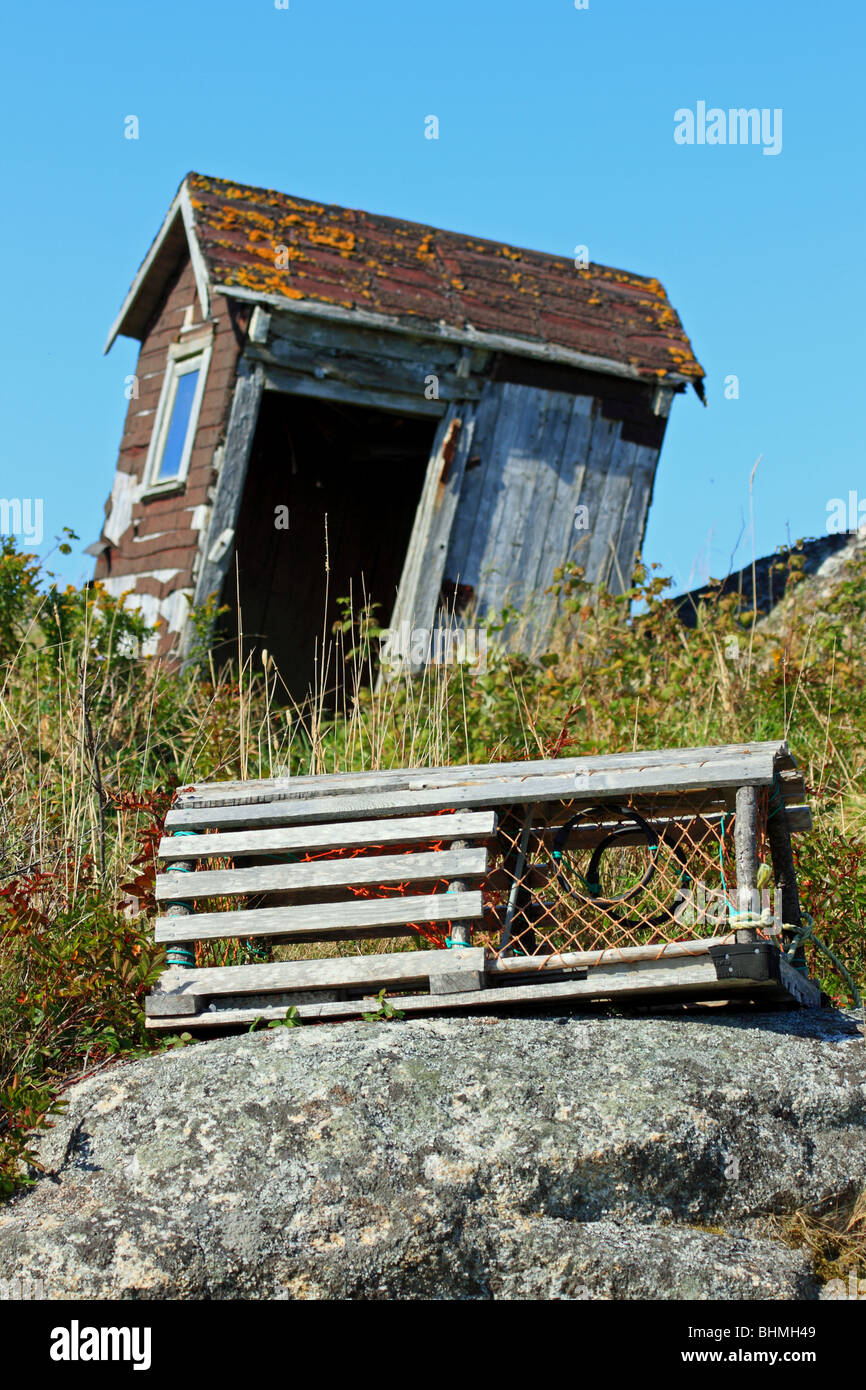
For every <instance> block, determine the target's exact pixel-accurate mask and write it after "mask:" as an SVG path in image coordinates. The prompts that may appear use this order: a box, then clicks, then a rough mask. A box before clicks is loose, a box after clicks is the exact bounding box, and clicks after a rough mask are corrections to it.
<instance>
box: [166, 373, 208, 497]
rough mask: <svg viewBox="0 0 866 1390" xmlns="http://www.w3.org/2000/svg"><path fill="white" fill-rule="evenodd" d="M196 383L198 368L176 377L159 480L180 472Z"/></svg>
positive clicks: (174, 476) (172, 476)
mask: <svg viewBox="0 0 866 1390" xmlns="http://www.w3.org/2000/svg"><path fill="white" fill-rule="evenodd" d="M197 385H198V368H196V369H195V371H194V372H184V373H183V376H179V377H178V379H177V387H176V389H175V393H174V405H173V406H172V410H171V420H170V421H169V425H168V433H167V434H166V437H165V448H164V449H163V451H162V461H161V463H160V465H159V481H162V480H163V479H164V478H176V477H177V476H178V474H179V473H180V461H181V459H182V458H183V449H184V445H185V444H186V436H187V431H188V429H189V417H190V413H191V411H192V403H193V400H194V398H195V388H196V386H197Z"/></svg>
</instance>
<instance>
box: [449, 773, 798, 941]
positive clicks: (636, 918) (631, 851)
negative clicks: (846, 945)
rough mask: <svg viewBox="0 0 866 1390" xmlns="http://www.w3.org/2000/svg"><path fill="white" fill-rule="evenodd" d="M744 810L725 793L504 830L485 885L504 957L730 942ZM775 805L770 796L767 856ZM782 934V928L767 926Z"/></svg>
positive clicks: (543, 810)
mask: <svg viewBox="0 0 866 1390" xmlns="http://www.w3.org/2000/svg"><path fill="white" fill-rule="evenodd" d="M735 819H736V818H735V813H734V812H733V811H725V810H723V809H720V806H719V796H718V792H716V793H707V794H706V795H704V796H702V795H700V794H697V795H693V796H692V797H690V798H689V803H688V805H687V806H685V807H684V806H683V804H682V798H680V799H679V804H678V805H677V806H676V807H675V808H673V807H672V808H670V809H667V810H666V809H665V806H664V798H662V797H659V796H657V795H656V796H653V797H639V796H636V797H629V798H628V799H627V800H625V801H622V802H616V803H603V804H598V803H589V802H576V801H574V802H563V803H560V804H557V805H548V806H542V807H535V808H532V810H531V811H529V812H528V813H524V814H523V815H521V814H520V813H519V812H516V811H515V812H511V813H509V814H508V815H507V816H506V817H504V818H503V820H502V821H501V823H500V829H499V834H498V836H497V841H496V848H495V849H494V851H493V853H492V856H491V871H490V873H489V874H488V877H487V880H486V882H485V885H484V898H485V919H484V926H483V928H482V929H480V930H479V931H477V932H474V933H473V940H474V941H475V942H476V943H477V944H479V945H480V944H484V945H486V946H488V947H489V948H490V949H491V950H492V951H494V952H495V953H496V954H498V955H526V956H534V955H539V956H540V955H547V954H551V953H554V954H560V953H562V952H566V951H602V950H608V949H621V948H623V947H628V946H647V945H652V944H654V943H658V944H660V945H663V944H665V943H666V942H672V941H683V940H688V939H690V938H692V937H711V936H722V935H725V934H726V933H728V932H730V931H731V930H733V929H734V927H735V926H736V924H737V916H738V905H737V873H736V857H735V849H734V824H735ZM766 827H767V797H766V794H764V795H759V798H758V815H757V822H756V834H757V851H758V859H759V860H762V859H764V858H765V850H766ZM767 926H768V928H769V930H770V932H772V921H769V922H768V923H767Z"/></svg>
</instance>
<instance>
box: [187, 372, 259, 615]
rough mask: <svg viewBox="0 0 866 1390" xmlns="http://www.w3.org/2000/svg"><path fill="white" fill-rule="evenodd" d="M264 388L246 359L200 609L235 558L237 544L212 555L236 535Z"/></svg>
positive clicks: (198, 593)
mask: <svg viewBox="0 0 866 1390" xmlns="http://www.w3.org/2000/svg"><path fill="white" fill-rule="evenodd" d="M263 388H264V375H263V372H262V369H261V367H260V366H258V365H256V366H251V364H250V363H249V362H246V361H245V360H244V359H243V358H242V359H241V361H240V362H239V363H238V375H237V384H236V386H235V393H234V397H233V399H232V408H231V414H230V416H229V423H228V429H227V432H226V441H225V451H224V454H223V461H222V467H221V469H220V474H219V478H218V480H217V490H216V497H215V498H214V504H213V510H212V512H211V519H210V525H209V527H208V534H207V541H206V542H205V550H204V555H203V557H202V564H201V569H200V571H199V576H198V580H197V582H196V589H195V598H194V603H195V604H197V605H199V604H203V603H204V602H205V600H206V599H207V598H208V597H209V595H210V594H213V593H219V592H220V590H221V589H222V585H223V580H224V579H225V576H226V574H227V573H228V569H229V565H230V564H231V560H232V556H233V554H234V544H233V541H230V542H229V543H228V544H227V545H226V546H225V548H224V549H223V550H222V553H221V554H216V553H215V554H214V558H213V559H211V558H210V555H211V552H212V550H213V548H214V546H215V544H216V542H217V541H218V540H219V538H220V537H221V536H222V535H223V534H224V533H225V534H228V533H229V532H231V533H232V535H233V534H234V530H235V527H236V525H237V518H238V513H239V510H240V504H241V497H242V495H243V490H244V483H245V481H246V476H247V465H248V464H249V459H250V451H251V449H252V445H253V436H254V435H255V432H256V423H257V421H258V417H259V404H260V402H261V398H262V391H263Z"/></svg>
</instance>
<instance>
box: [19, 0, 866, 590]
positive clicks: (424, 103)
mask: <svg viewBox="0 0 866 1390" xmlns="http://www.w3.org/2000/svg"><path fill="white" fill-rule="evenodd" d="M864 38H866V21H864V14H863V11H862V9H861V8H859V7H855V6H853V5H852V4H850V3H848V4H842V3H838V0H825V2H824V3H822V4H820V5H816V4H814V3H805V0H784V3H783V0H759V3H755V0H728V3H726V4H724V5H714V6H705V5H689V6H684V5H682V4H681V3H677V4H675V3H672V0H655V3H649V2H648V0H589V7H588V8H587V9H581V10H578V9H576V8H575V4H574V0H535V3H527V2H526V0H523V3H520V2H519V0H460V3H457V0H437V3H430V4H421V3H409V0H365V2H364V3H358V0H352V2H351V3H350V0H289V8H288V9H277V8H276V5H275V3H274V0H209V3H207V4H201V3H195V4H193V3H189V0H173V3H171V4H168V3H165V0H149V3H147V4H146V5H145V4H118V3H116V2H114V0H112V3H92V0H91V3H87V0H84V3H82V4H80V5H76V6H71V5H69V4H68V3H62V4H61V3H57V2H56V0H47V3H41V4H40V5H38V6H17V7H15V9H14V10H12V9H11V8H10V9H7V11H6V14H5V16H4V39H5V43H4V46H3V52H2V56H0V75H2V81H0V114H2V122H3V130H4V135H5V138H4V141H3V153H2V163H3V171H2V172H3V195H4V196H3V198H2V203H0V243H2V260H0V264H2V266H3V269H4V276H3V281H4V294H3V303H4V310H5V313H4V318H5V331H4V333H3V338H2V348H0V351H2V355H3V364H2V366H3V370H2V390H3V394H4V410H3V421H4V428H3V434H2V445H0V447H2V455H0V496H4V497H12V496H32V497H42V498H43V499H44V516H45V520H44V527H45V541H44V543H43V546H42V550H43V551H45V550H47V549H49V548H50V545H51V541H52V537H53V536H54V535H55V534H56V533H58V532H59V530H60V528H61V527H63V526H71V527H72V528H73V529H74V530H76V531H77V532H78V533H79V535H80V537H81V545H82V546H83V545H85V544H87V543H88V542H89V541H92V540H94V539H95V538H96V536H97V535H98V533H99V527H100V523H101V519H102V507H103V502H104V499H105V497H106V495H107V494H108V492H109V490H110V487H111V480H112V475H113V470H114V464H115V458H116V452H117V446H118V443H119V439H120V433H121V426H122V422H123V417H124V412H125V408H126V400H125V398H124V378H125V377H126V375H127V374H128V373H130V372H132V371H133V370H134V366H135V360H136V353H137V347H138V345H137V343H135V342H133V341H131V340H129V339H121V340H119V341H118V343H117V344H116V345H115V347H114V348H113V349H112V351H111V353H110V354H109V355H108V356H107V357H104V356H103V355H102V348H103V344H104V341H105V337H106V333H107V330H108V327H109V325H110V324H111V322H112V321H113V319H114V317H115V315H116V313H117V310H118V308H119V306H120V304H121V302H122V299H123V297H124V294H125V292H126V289H127V287H128V285H129V282H130V280H131V279H132V277H133V274H134V273H135V270H136V269H137V267H138V264H139V262H140V260H141V258H142V256H143V255H144V253H145V251H146V250H147V247H148V246H149V244H150V242H151V240H152V238H153V236H154V235H155V233H156V231H157V229H158V227H159V224H160V222H161V220H162V217H163V215H164V213H165V210H166V208H167V207H168V204H169V202H170V199H171V197H172V195H173V193H174V191H175V189H176V187H177V185H178V183H179V182H180V180H181V178H182V177H183V175H184V174H185V173H186V172H187V171H188V170H190V169H196V170H199V171H200V172H202V173H206V174H212V175H218V176H221V177H225V178H232V179H236V180H238V181H241V182H248V183H252V184H261V185H264V186H267V187H274V188H278V189H281V190H283V191H286V192H292V193H296V194H299V195H301V196H304V197H308V198H314V199H321V200H324V201H329V202H336V203H343V204H347V205H349V206H354V207H363V208H367V209H369V210H372V211H375V212H382V213H388V214H391V215H394V216H398V217H407V218H412V219H415V220H417V221H421V222H429V223H433V224H436V225H439V226H443V227H449V228H454V229H456V230H461V231H467V232H472V233H475V234H477V235H479V236H488V237H493V238H497V239H500V240H503V241H509V242H514V243H517V244H518V245H525V246H531V247H537V248H539V249H541V250H545V251H551V252H555V253H558V254H573V248H574V247H575V246H576V245H579V244H585V245H587V246H588V248H589V252H590V256H591V258H592V259H593V260H597V261H600V262H602V263H605V264H607V265H613V266H618V267H622V268H624V269H627V270H631V271H636V272H639V273H644V274H651V275H655V276H657V277H658V278H659V279H660V280H661V281H662V283H663V284H664V285H665V286H666V288H667V290H668V293H669V295H670V297H671V300H672V302H673V304H674V305H675V306H676V308H677V310H678V311H679V313H680V316H681V317H682V319H683V322H684V324H685V326H686V330H687V332H688V333H689V334H690V336H691V338H692V342H693V345H694V347H695V351H696V353H697V356H698V358H699V359H700V361H701V362H702V363H703V365H704V367H705V369H706V371H707V374H708V382H707V390H708V400H709V406H708V408H707V409H704V408H702V407H701V405H700V404H699V402H698V401H697V399H696V397H695V396H694V395H693V393H691V392H690V393H689V394H688V395H687V396H684V397H680V398H678V399H677V400H675V402H674V407H673V411H672V417H671V422H670V425H669V427H668V432H667V437H666V440H665V444H664V448H663V450H662V456H661V463H660V468H659V473H658V478H657V482H656V490H655V496H654V500H653V505H652V509H651V513H650V521H649V527H648V532H647V537H646V543H645V555H646V558H647V559H651V560H658V561H660V562H661V564H662V566H663V568H664V571H665V572H666V573H670V574H671V575H672V576H673V578H674V580H675V582H676V585H677V587H687V586H688V585H689V584H690V583H694V582H698V581H700V580H701V579H703V578H704V577H705V576H706V575H707V574H708V573H713V574H724V573H726V572H727V570H728V568H729V564H730V560H731V555H732V552H734V551H735V547H736V546H737V542H738V539H739V549H737V550H736V553H735V556H734V564H735V566H738V565H740V564H744V563H746V562H748V561H749V560H750V559H751V556H752V539H751V533H750V529H749V475H750V473H751V471H752V466H753V464H754V462H755V460H756V458H757V457H758V456H759V455H760V456H762V457H761V463H760V465H759V467H758V470H757V473H756V476H755V486H754V512H755V549H756V553H757V554H758V555H761V554H765V553H767V552H768V551H771V550H772V549H773V548H774V547H775V546H776V545H778V544H781V543H783V542H785V540H786V539H787V537H788V536H790V537H791V538H792V539H795V538H797V537H798V536H804V535H817V534H821V533H822V532H824V530H825V529H826V518H827V504H828V502H829V500H830V499H831V498H833V497H840V496H841V497H844V496H847V494H848V492H849V491H850V490H852V489H854V490H858V489H859V492H860V495H861V496H863V497H866V477H864V468H863V458H864V450H863V444H864V438H863V436H864V428H863V412H862V410H861V408H860V401H861V398H862V394H863V387H862V379H861V378H862V374H863V371H864V330H863V325H864V323H866V313H864V303H863V300H864V283H866V277H864V272H863V259H862V247H863V243H864V215H863V214H864V201H866V198H864V179H863V164H864V158H863V156H864V140H863V132H862V96H861V95H860V94H861V93H862V86H863V81H862V73H863V64H864V50H866V43H864ZM699 101H705V102H706V103H707V106H708V107H713V106H718V107H721V108H724V109H728V108H730V107H740V106H746V107H753V106H754V107H758V108H770V109H776V108H780V109H781V110H782V113H783V123H782V135H783V138H782V150H781V153H779V154H778V155H776V156H768V155H764V154H763V153H762V150H761V148H760V147H759V146H709V145H692V146H684V145H678V144H676V143H675V141H674V138H673V134H674V113H675V111H677V110H678V109H679V108H684V107H689V108H692V109H694V108H695V107H696V104H697V103H698V102H699ZM429 114H435V115H437V116H438V118H439V122H440V138H439V139H438V140H437V141H433V140H426V139H425V138H424V118H425V116H427V115H429ZM128 115H136V116H137V117H138V118H139V122H140V138H139V139H138V140H137V141H131V140H127V139H125V138H124V118H125V117H127V116H128ZM729 374H735V375H736V376H737V377H738V378H739V393H740V394H739V399H736V400H728V399H726V398H725V378H726V377H727V376H728V375H729ZM54 568H55V570H56V571H57V572H58V573H60V574H61V575H63V577H64V578H68V579H70V580H73V581H77V580H78V579H80V578H81V577H83V576H86V575H88V574H89V573H90V572H91V562H90V560H89V558H88V557H87V556H82V555H81V553H80V547H79V548H76V550H75V551H74V552H73V554H72V555H71V556H69V557H68V558H67V559H65V560H64V559H63V558H62V557H58V558H57V560H56V563H55V564H54Z"/></svg>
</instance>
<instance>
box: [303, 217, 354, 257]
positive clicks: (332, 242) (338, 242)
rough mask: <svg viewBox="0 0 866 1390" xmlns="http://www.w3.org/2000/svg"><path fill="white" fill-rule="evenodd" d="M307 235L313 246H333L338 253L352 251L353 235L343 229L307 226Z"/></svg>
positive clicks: (312, 224) (313, 224) (309, 224)
mask: <svg viewBox="0 0 866 1390" xmlns="http://www.w3.org/2000/svg"><path fill="white" fill-rule="evenodd" d="M307 235H308V237H309V238H310V241H311V242H312V243H313V245H314V246H334V247H336V248H337V250H338V251H354V249H355V233H354V232H349V231H346V230H345V229H344V228H343V227H316V225H315V223H308V224H307Z"/></svg>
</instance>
